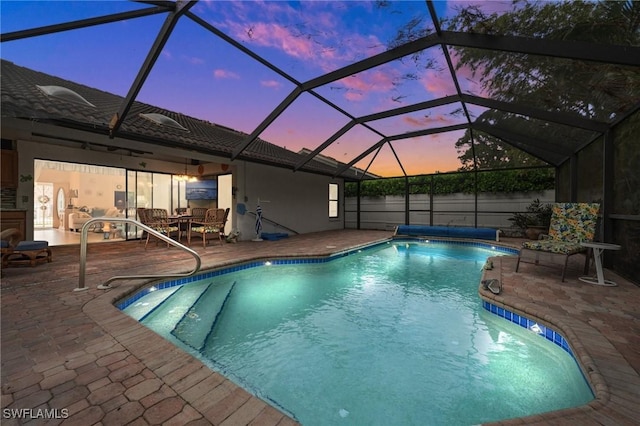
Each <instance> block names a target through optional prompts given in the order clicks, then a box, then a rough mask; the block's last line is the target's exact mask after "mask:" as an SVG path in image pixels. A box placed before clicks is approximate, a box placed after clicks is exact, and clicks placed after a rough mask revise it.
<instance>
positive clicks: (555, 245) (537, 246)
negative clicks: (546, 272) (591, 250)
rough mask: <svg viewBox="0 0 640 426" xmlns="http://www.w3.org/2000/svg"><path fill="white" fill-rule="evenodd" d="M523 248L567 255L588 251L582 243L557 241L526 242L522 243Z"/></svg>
mask: <svg viewBox="0 0 640 426" xmlns="http://www.w3.org/2000/svg"><path fill="white" fill-rule="evenodd" d="M522 248H525V249H529V250H537V251H545V252H550V253H558V254H566V255H572V254H576V253H580V252H581V251H584V250H586V249H587V248H586V247H583V246H582V245H581V244H580V243H568V242H564V241H555V240H539V241H526V242H524V243H522Z"/></svg>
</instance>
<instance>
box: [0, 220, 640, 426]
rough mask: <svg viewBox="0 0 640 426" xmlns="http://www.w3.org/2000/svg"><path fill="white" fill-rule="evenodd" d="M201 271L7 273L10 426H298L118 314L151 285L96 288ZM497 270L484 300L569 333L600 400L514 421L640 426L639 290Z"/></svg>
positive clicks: (228, 250)
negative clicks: (120, 303) (119, 305)
mask: <svg viewBox="0 0 640 426" xmlns="http://www.w3.org/2000/svg"><path fill="white" fill-rule="evenodd" d="M390 235H391V234H390V233H389V232H383V231H348V230H345V231H332V232H322V233H315V234H306V235H300V236H295V237H291V238H288V239H285V240H280V241H273V242H260V243H257V242H241V243H238V244H225V245H222V246H220V245H213V246H208V247H207V248H206V249H204V248H202V247H201V246H198V245H197V244H194V247H193V249H194V250H196V251H197V252H198V253H199V254H200V255H201V257H202V261H203V269H207V268H212V267H218V266H221V265H225V264H229V263H233V262H237V261H242V260H250V259H254V258H265V257H275V256H314V255H326V254H330V253H332V252H337V251H341V250H344V249H346V248H350V247H354V246H359V245H362V244H366V243H370V242H373V241H379V240H382V239H385V238H388V237H389V236H390ZM516 243H517V241H511V242H507V243H506V244H512V245H513V244H516ZM193 264H194V261H193V258H191V257H190V256H189V255H187V254H185V253H184V252H181V251H179V250H177V249H175V248H166V246H164V245H163V244H160V245H157V246H150V248H149V249H148V250H146V251H145V250H144V248H143V244H140V243H138V242H137V241H131V242H117V243H116V242H114V243H100V244H91V245H90V246H89V250H88V262H87V280H86V283H87V286H88V287H89V290H87V291H82V292H74V291H73V289H74V288H75V287H77V286H78V272H79V248H78V246H60V247H54V248H53V263H50V264H43V265H39V266H37V267H34V268H31V267H15V268H6V269H4V270H3V276H2V283H1V289H2V292H1V298H2V299H1V302H2V324H1V325H2V340H1V343H2V347H1V357H2V409H3V418H2V424H3V425H12V424H22V423H23V422H24V421H21V420H18V419H16V418H13V419H11V418H8V417H11V416H10V415H8V414H12V415H13V416H14V417H15V415H18V414H22V415H23V416H24V415H29V416H36V415H41V416H43V415H45V414H47V415H52V414H53V415H54V416H55V417H58V419H55V420H48V421H47V422H46V423H47V424H64V425H74V424H77V425H92V424H102V425H124V424H132V425H147V424H150V425H151V424H166V425H187V424H188V425H200V424H202V425H204V424H216V425H217V424H221V425H245V424H253V425H287V424H295V422H294V421H293V420H292V419H290V418H289V417H287V416H286V415H284V414H283V413H281V412H279V411H278V410H276V409H275V408H272V407H271V406H269V405H267V404H266V403H264V402H263V401H261V400H260V399H258V398H256V397H254V396H252V395H250V394H248V393H247V392H245V391H244V390H242V389H240V388H239V387H237V386H235V385H234V384H233V383H232V382H230V381H229V380H227V379H226V378H225V377H223V376H221V375H219V374H218V373H215V372H213V371H211V370H210V369H208V368H207V367H206V366H204V365H203V364H202V363H201V362H200V361H198V360H196V359H194V358H193V357H191V356H190V355H188V354H186V353H185V352H183V351H181V350H179V349H178V348H176V347H174V346H172V345H171V344H169V343H168V342H166V341H165V340H163V339H162V338H161V337H159V336H158V335H156V334H155V333H153V332H151V331H150V330H148V329H146V328H145V327H143V326H142V325H140V324H139V323H138V322H136V321H134V320H133V319H131V318H130V317H128V316H127V315H125V314H123V313H121V312H119V311H118V310H117V309H116V308H115V307H114V306H113V302H114V301H116V300H119V299H121V298H122V297H123V296H125V295H127V294H129V293H131V292H133V291H135V290H136V289H137V288H139V287H140V286H141V285H142V284H143V283H144V280H126V281H116V282H115V283H114V284H113V288H112V289H110V290H97V289H96V286H97V285H99V284H101V283H103V282H104V281H106V280H107V279H108V278H110V277H112V276H114V275H122V274H160V273H169V272H176V271H182V272H184V271H188V270H190V269H191V268H192V267H193ZM494 265H495V266H496V268H495V269H494V270H493V271H487V272H486V273H485V275H486V277H496V278H499V279H500V280H501V281H502V283H503V286H504V291H503V293H502V294H501V295H499V296H494V295H492V294H491V293H487V292H484V291H481V296H482V297H484V298H487V299H491V300H492V302H493V303H494V304H504V305H505V306H508V307H510V309H511V310H516V311H521V312H522V313H524V314H526V315H527V316H530V317H536V318H537V319H540V320H542V322H543V323H548V324H552V325H553V326H554V328H556V329H559V331H561V332H562V333H563V334H564V335H565V337H567V338H568V340H569V341H570V342H571V344H572V347H573V349H574V352H575V353H576V355H577V357H578V359H579V360H580V363H581V366H582V368H583V371H584V373H585V376H586V377H588V378H589V380H590V382H591V384H592V387H593V388H594V390H595V393H596V399H595V400H594V401H593V402H591V403H590V404H588V405H586V406H583V407H578V408H574V409H570V410H562V411H557V412H552V413H546V414H541V415H537V416H532V417H528V418H525V419H513V420H508V421H505V422H502V423H504V424H535V423H539V424H567V425H568V424H605V425H625V424H629V425H632V424H638V420H637V419H640V376H639V374H638V372H639V369H640V314H639V310H640V288H638V287H637V286H635V285H633V284H632V283H630V282H628V281H626V280H624V279H623V278H621V277H619V276H617V275H616V274H614V273H612V272H611V271H606V274H607V278H608V279H612V280H614V281H616V282H617V283H618V287H599V286H594V285H588V284H584V283H582V282H580V281H579V280H578V279H577V278H578V276H580V275H582V271H581V264H580V259H578V260H576V261H575V262H574V263H572V264H571V265H570V269H569V270H568V272H567V280H566V282H564V283H561V282H560V269H559V268H545V267H536V266H534V265H531V264H523V265H521V266H520V273H515V258H507V257H501V258H496V259H495V260H494ZM7 410H14V411H7ZM16 410H22V411H16ZM25 410H30V411H25ZM42 410H47V411H42ZM425 422H426V423H425V424H427V423H428V419H425ZM44 423H45V420H44V419H37V420H35V421H31V422H30V423H29V424H44Z"/></svg>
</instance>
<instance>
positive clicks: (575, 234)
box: [534, 203, 600, 250]
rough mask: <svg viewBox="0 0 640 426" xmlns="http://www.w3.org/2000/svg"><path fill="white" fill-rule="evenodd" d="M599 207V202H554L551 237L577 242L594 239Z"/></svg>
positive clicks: (552, 238) (550, 228)
mask: <svg viewBox="0 0 640 426" xmlns="http://www.w3.org/2000/svg"><path fill="white" fill-rule="evenodd" d="M599 209H600V204H598V203H557V204H554V205H553V213H552V215H551V226H550V227H549V238H550V239H551V240H555V241H565V242H572V243H577V244H579V243H580V242H581V241H592V240H593V237H594V236H595V233H596V223H597V221H598V211H599ZM534 250H535V249H534ZM538 250H540V249H538Z"/></svg>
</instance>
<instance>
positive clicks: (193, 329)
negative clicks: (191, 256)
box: [171, 281, 235, 351]
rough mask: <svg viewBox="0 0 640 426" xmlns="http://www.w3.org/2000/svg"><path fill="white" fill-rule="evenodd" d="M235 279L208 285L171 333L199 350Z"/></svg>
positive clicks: (214, 323) (213, 325) (212, 326)
mask: <svg viewBox="0 0 640 426" xmlns="http://www.w3.org/2000/svg"><path fill="white" fill-rule="evenodd" d="M234 285H235V281H229V282H224V283H220V284H217V285H215V286H213V285H212V286H210V287H209V288H208V289H207V291H205V292H204V293H202V295H201V296H200V297H199V298H198V300H196V301H195V302H194V303H193V305H192V306H191V308H189V310H188V311H187V312H185V313H184V315H183V317H182V318H181V319H180V321H178V323H177V324H176V326H175V328H174V329H173V330H172V331H171V334H172V335H173V336H174V337H176V338H178V339H180V341H182V342H183V343H184V344H186V345H189V346H190V347H192V348H193V349H196V350H198V351H199V350H201V349H202V347H203V346H204V343H205V342H206V339H207V336H209V334H210V333H211V330H213V328H214V327H215V325H216V322H217V319H218V317H219V316H220V313H221V312H222V310H223V309H224V306H225V304H226V302H227V300H228V298H229V295H230V294H231V290H233V287H234Z"/></svg>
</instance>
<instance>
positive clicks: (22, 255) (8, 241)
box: [0, 228, 52, 268]
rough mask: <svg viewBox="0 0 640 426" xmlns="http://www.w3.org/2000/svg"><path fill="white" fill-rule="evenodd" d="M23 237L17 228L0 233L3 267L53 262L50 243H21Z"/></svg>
mask: <svg viewBox="0 0 640 426" xmlns="http://www.w3.org/2000/svg"><path fill="white" fill-rule="evenodd" d="M20 238H22V235H21V233H20V231H19V230H18V229H16V228H9V229H6V230H4V231H2V232H1V233H0V250H1V252H2V267H3V268H6V267H7V266H11V265H29V266H36V264H38V263H43V262H51V259H52V258H51V249H50V248H49V242H48V241H20Z"/></svg>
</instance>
